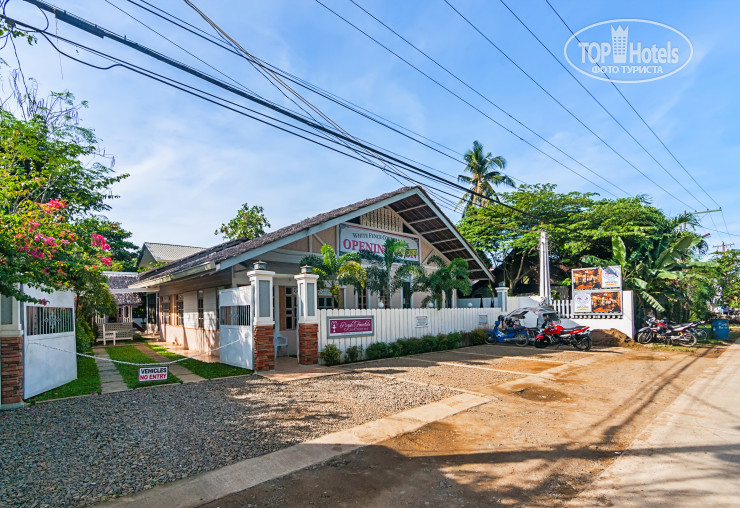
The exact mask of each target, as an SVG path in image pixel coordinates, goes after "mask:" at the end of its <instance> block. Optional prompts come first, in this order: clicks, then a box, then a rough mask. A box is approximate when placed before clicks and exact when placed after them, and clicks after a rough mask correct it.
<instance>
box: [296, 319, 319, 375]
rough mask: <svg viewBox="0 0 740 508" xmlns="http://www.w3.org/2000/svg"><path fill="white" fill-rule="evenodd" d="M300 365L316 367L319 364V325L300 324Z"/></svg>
mask: <svg viewBox="0 0 740 508" xmlns="http://www.w3.org/2000/svg"><path fill="white" fill-rule="evenodd" d="M298 363H299V364H301V365H316V364H317V363H319V324H318V323H299V324H298Z"/></svg>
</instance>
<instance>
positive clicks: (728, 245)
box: [714, 242, 735, 254]
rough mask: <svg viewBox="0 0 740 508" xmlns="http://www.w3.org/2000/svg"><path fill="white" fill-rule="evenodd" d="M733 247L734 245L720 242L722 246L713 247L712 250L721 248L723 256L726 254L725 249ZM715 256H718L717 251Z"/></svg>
mask: <svg viewBox="0 0 740 508" xmlns="http://www.w3.org/2000/svg"><path fill="white" fill-rule="evenodd" d="M733 245H735V244H734V243H725V242H722V245H715V246H714V248H715V249H719V248H720V247H722V254H724V253H725V252H727V248H728V247H732V246H733ZM715 254H719V251H715Z"/></svg>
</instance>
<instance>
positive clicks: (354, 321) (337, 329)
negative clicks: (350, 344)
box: [329, 317, 373, 337]
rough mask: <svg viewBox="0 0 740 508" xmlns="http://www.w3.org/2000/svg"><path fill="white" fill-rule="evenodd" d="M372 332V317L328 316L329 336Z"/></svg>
mask: <svg viewBox="0 0 740 508" xmlns="http://www.w3.org/2000/svg"><path fill="white" fill-rule="evenodd" d="M372 334H373V318H372V317H343V318H329V337H341V336H347V335H372Z"/></svg>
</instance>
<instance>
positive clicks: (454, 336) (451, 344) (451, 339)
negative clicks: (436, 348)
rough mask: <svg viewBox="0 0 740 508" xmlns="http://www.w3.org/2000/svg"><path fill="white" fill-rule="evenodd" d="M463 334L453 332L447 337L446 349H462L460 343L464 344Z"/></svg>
mask: <svg viewBox="0 0 740 508" xmlns="http://www.w3.org/2000/svg"><path fill="white" fill-rule="evenodd" d="M462 338H463V336H462V333H460V332H452V333H451V334H449V335H448V336H447V343H446V346H447V347H446V348H445V349H455V348H458V347H460V342H462Z"/></svg>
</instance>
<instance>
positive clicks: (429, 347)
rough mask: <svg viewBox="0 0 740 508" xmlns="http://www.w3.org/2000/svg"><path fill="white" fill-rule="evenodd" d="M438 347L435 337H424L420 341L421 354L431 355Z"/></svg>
mask: <svg viewBox="0 0 740 508" xmlns="http://www.w3.org/2000/svg"><path fill="white" fill-rule="evenodd" d="M438 347H439V340H438V339H437V337H432V336H431V335H425V336H424V337H422V339H421V350H422V352H423V353H431V352H432V351H436V350H437V348H438Z"/></svg>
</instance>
